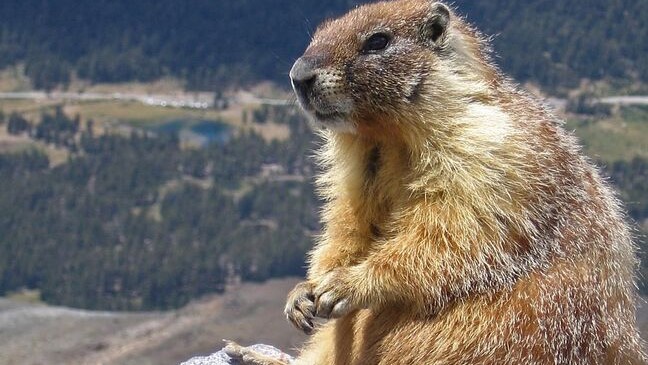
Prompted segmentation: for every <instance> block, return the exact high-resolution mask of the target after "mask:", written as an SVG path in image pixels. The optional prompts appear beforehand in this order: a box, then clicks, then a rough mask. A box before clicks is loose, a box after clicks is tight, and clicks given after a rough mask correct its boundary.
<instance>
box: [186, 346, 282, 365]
mask: <svg viewBox="0 0 648 365" xmlns="http://www.w3.org/2000/svg"><path fill="white" fill-rule="evenodd" d="M249 348H250V349H252V350H254V351H256V352H260V353H262V354H264V355H266V356H270V357H273V358H276V359H283V360H286V359H288V360H289V361H292V357H291V356H290V355H288V354H285V353H283V352H281V351H280V350H278V349H276V348H274V347H272V346H268V345H252V346H249ZM238 364H239V362H238V361H237V360H234V359H232V358H230V357H229V356H227V354H225V352H224V351H223V350H220V351H218V352H216V353H214V354H211V355H209V356H201V357H194V358H192V359H190V360H188V361H185V362H183V363H182V364H180V365H238Z"/></svg>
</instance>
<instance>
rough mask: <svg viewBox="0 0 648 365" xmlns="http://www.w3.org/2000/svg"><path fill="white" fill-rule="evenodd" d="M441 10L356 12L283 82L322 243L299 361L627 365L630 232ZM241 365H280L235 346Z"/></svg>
mask: <svg viewBox="0 0 648 365" xmlns="http://www.w3.org/2000/svg"><path fill="white" fill-rule="evenodd" d="M489 53H490V51H489V46H488V43H487V42H486V41H485V40H484V38H483V37H482V36H481V35H480V34H479V33H478V32H477V31H476V30H474V29H473V28H472V27H471V26H469V25H468V24H467V23H466V22H465V21H464V20H463V19H462V18H460V17H459V16H457V15H456V14H455V13H454V11H453V10H451V9H449V8H448V7H447V6H446V5H443V4H441V3H438V2H432V1H427V0H396V1H385V2H378V3H374V4H369V5H364V6H361V7H358V8H356V9H354V10H352V11H351V12H350V13H348V14H347V15H345V16H343V17H342V18H340V19H337V20H332V21H328V22H326V23H324V24H323V25H322V26H320V27H319V28H318V30H317V32H316V34H315V36H314V37H313V40H312V43H311V44H310V46H309V47H308V49H307V50H306V52H305V53H304V55H303V56H302V57H301V58H299V59H298V60H297V62H296V63H295V65H294V66H293V68H292V70H291V72H290V76H291V79H292V83H293V86H294V89H295V92H296V94H297V96H298V100H299V103H300V105H301V106H302V108H303V109H304V110H305V112H306V113H307V114H308V116H309V117H310V119H311V120H312V121H313V123H314V124H316V125H318V126H319V127H320V128H319V130H320V134H321V135H322V137H323V140H324V144H323V146H322V148H321V150H320V151H319V157H320V160H321V162H322V164H323V166H324V170H325V172H324V173H323V175H322V176H320V177H319V179H318V186H319V191H320V193H321V194H322V196H323V197H324V198H325V201H326V203H325V206H324V209H323V218H322V219H323V223H324V228H323V233H322V234H321V237H320V238H319V240H318V242H317V244H316V247H315V248H314V250H313V251H312V252H311V255H310V267H309V272H308V280H307V281H305V282H304V283H302V284H300V285H298V286H297V287H296V288H295V289H294V290H293V292H292V293H291V294H290V295H289V298H288V303H287V306H286V315H287V317H288V318H289V320H290V321H292V322H293V323H294V324H295V325H296V326H297V327H299V328H301V329H302V330H304V331H306V332H311V331H312V330H313V322H312V320H313V318H314V317H323V318H328V319H330V320H329V321H328V322H327V323H326V324H324V325H322V326H321V327H319V328H317V329H315V330H314V332H315V333H314V334H313V336H312V337H311V340H310V341H309V344H308V345H307V346H306V347H305V349H304V350H302V351H301V354H300V355H299V357H298V359H297V360H296V362H295V364H300V365H301V364H304V365H325V364H336V365H337V364H339V365H342V364H349V365H351V364H354V365H355V364H358V365H359V364H384V365H395V364H408V365H409V364H639V363H645V362H646V356H645V355H644V353H643V350H642V343H641V340H640V337H639V335H638V331H637V328H636V324H635V300H636V294H635V292H634V272H635V268H636V266H637V259H636V257H635V253H634V251H635V247H634V245H633V242H632V238H631V233H630V232H629V229H628V226H627V224H626V223H624V219H625V216H624V213H623V211H622V209H621V207H620V206H619V201H618V200H617V198H615V196H614V194H613V193H612V191H611V189H610V187H609V186H608V185H607V184H606V183H605V182H604V181H603V179H602V178H601V177H600V174H599V172H598V171H597V169H596V168H595V167H594V166H593V165H592V163H591V162H589V161H588V160H587V159H586V158H585V157H583V155H582V154H581V152H580V149H579V147H578V144H577V142H576V140H575V138H574V137H573V135H572V134H570V133H567V132H565V130H564V129H563V128H562V127H561V122H560V121H559V120H557V119H556V117H554V116H553V115H552V114H551V112H550V111H548V110H547V109H546V108H545V107H544V106H543V105H542V104H541V103H540V102H538V101H537V100H535V99H534V98H532V97H530V96H529V95H528V94H526V93H525V92H523V91H520V90H519V89H518V87H517V86H516V85H514V84H513V83H512V82H510V81H509V80H507V78H506V77H505V76H503V75H502V74H501V72H500V71H499V69H498V68H497V67H496V66H495V65H494V63H493V62H492V60H491V58H490V57H489ZM228 352H229V353H231V354H233V355H235V356H237V357H239V358H241V359H244V360H245V362H246V363H249V364H282V363H283V362H281V361H277V360H271V359H267V358H263V357H262V356H257V355H256V354H254V353H252V352H250V351H247V350H246V349H244V348H240V347H238V346H237V345H235V344H231V345H230V346H228Z"/></svg>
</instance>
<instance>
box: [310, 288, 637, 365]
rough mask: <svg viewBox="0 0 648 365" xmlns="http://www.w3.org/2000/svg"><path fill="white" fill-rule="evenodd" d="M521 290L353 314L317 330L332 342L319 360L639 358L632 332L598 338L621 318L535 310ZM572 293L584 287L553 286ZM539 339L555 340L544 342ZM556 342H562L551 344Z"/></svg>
mask: <svg viewBox="0 0 648 365" xmlns="http://www.w3.org/2000/svg"><path fill="white" fill-rule="evenodd" d="M523 287H527V288H529V286H523ZM523 287H518V288H516V289H515V290H513V292H508V293H507V294H500V295H496V296H494V297H491V298H490V299H486V298H484V297H476V298H475V299H473V300H470V299H469V300H466V301H464V302H463V303H461V304H456V305H454V306H452V307H451V308H448V309H446V310H445V311H444V312H443V313H441V314H440V315H439V316H437V317H436V318H433V317H427V318H417V317H413V316H412V315H411V314H409V313H406V312H404V311H403V310H402V309H398V308H394V309H385V310H383V311H380V312H375V311H371V310H362V311H358V312H357V313H355V314H351V315H349V316H347V317H345V318H342V319H338V320H336V321H335V323H330V324H329V325H328V326H326V328H324V329H323V332H325V333H321V335H323V337H327V339H328V340H329V341H330V340H333V341H335V343H334V344H331V346H330V348H329V349H328V351H330V353H329V354H328V356H325V357H327V358H328V360H327V361H329V362H327V364H336V365H338V364H340V365H341V364H345V365H374V364H375V365H388V364H389V365H401V364H402V365H410V364H435V365H437V364H521V363H545V362H547V363H552V364H553V363H556V361H557V363H565V364H567V363H570V364H589V363H612V364H616V363H624V364H625V363H627V364H635V363H641V362H640V361H638V360H637V359H639V358H641V355H640V351H639V349H638V347H636V344H632V343H625V342H626V341H630V342H631V340H632V338H633V336H632V334H630V333H626V334H619V333H616V334H615V336H613V337H616V336H618V337H617V340H615V341H613V342H615V344H614V346H608V345H606V344H605V342H606V340H605V338H606V337H608V340H609V336H612V334H611V333H610V334H607V335H605V334H604V333H602V332H601V331H603V332H605V331H606V328H605V327H608V328H607V330H612V328H611V327H609V326H613V327H616V328H617V329H618V328H619V325H620V323H616V324H615V323H611V322H619V321H623V320H624V319H622V318H614V319H613V318H608V320H609V322H610V323H605V324H603V323H602V322H600V320H601V319H600V318H599V320H597V319H595V318H592V316H590V315H588V314H587V313H591V310H592V308H585V307H583V308H580V307H579V308H575V307H570V308H565V307H561V308H557V307H555V306H550V307H551V309H552V312H544V310H543V309H542V308H539V307H536V306H538V305H539V299H540V298H534V297H532V296H533V294H532V293H531V292H529V291H527V290H524V288H523ZM567 289H569V290H567ZM590 289H591V288H590ZM579 290H585V288H583V287H580V288H579V287H576V286H575V287H572V288H564V287H563V288H562V289H560V291H562V292H563V293H567V292H571V293H572V295H574V291H579ZM546 294H547V293H543V295H546ZM529 295H531V296H529ZM559 302H562V303H567V301H566V300H564V301H559ZM554 304H555V303H554ZM574 304H575V303H572V304H571V305H572V306H573V305H574ZM581 304H582V305H586V303H585V302H581ZM577 306H578V305H577ZM545 309H547V308H545ZM553 311H559V312H560V311H565V313H564V314H563V318H567V317H570V316H571V318H570V322H571V321H576V322H579V323H581V326H580V327H582V328H580V331H572V330H573V328H572V330H570V329H569V326H570V325H574V324H573V323H566V322H565V323H562V322H561V321H560V320H559V317H557V316H556V313H554V312H553ZM568 311H569V312H570V313H567V312H568ZM543 312H544V315H545V316H546V317H544V318H543V317H542V314H543ZM580 317H582V318H580ZM606 325H607V326H606ZM583 326H584V327H588V328H584V327H583ZM547 336H551V337H556V336H559V337H561V338H563V340H562V341H548V338H547ZM554 340H555V338H554ZM557 343H558V344H559V343H562V346H560V344H559V345H558V347H556V344H557ZM322 344H323V343H322ZM558 359H563V360H567V361H566V362H564V361H562V362H561V361H560V360H558ZM607 360H610V361H607Z"/></svg>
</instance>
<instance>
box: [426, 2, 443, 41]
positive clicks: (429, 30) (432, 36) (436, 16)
mask: <svg viewBox="0 0 648 365" xmlns="http://www.w3.org/2000/svg"><path fill="white" fill-rule="evenodd" d="M449 23H450V9H448V7H447V6H445V5H444V4H442V3H438V2H432V4H431V5H430V12H429V15H428V17H427V19H426V20H425V23H424V24H423V28H422V29H421V34H422V36H423V38H424V39H425V40H427V41H428V42H432V43H434V44H436V45H438V44H440V43H442V41H443V40H444V38H445V35H446V32H447V30H448V24H449Z"/></svg>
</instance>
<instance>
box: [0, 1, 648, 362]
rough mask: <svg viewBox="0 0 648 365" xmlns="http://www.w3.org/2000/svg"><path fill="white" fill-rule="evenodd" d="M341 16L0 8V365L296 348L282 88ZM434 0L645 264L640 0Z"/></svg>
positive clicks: (647, 67)
mask: <svg viewBox="0 0 648 365" xmlns="http://www.w3.org/2000/svg"><path fill="white" fill-rule="evenodd" d="M359 3H361V2H360V1H353V0H333V1H327V2H322V1H315V0H269V1H259V0H257V1H252V0H238V1H222V0H221V1H218V0H191V1H183V0H154V1H153V0H138V1H131V0H96V1H82V2H80V1H77V0H2V2H0V296H2V298H0V364H18V363H19V364H98V363H104V364H175V363H177V362H178V361H180V360H183V359H187V358H189V357H191V356H192V355H196V354H201V353H210V352H213V351H215V350H217V349H219V348H220V347H221V343H220V340H221V339H222V338H229V339H233V340H237V341H239V342H242V343H246V344H249V343H268V344H272V345H275V346H278V347H280V348H283V349H285V350H289V349H291V348H293V347H295V346H297V345H298V344H299V343H300V342H301V341H303V340H304V338H303V337H302V336H301V335H299V333H297V331H296V330H293V329H292V328H291V327H290V325H289V324H288V323H287V322H285V321H284V319H283V315H282V314H281V309H282V308H283V304H284V298H285V295H286V293H287V292H288V290H289V289H290V288H291V287H292V286H293V285H294V284H295V283H296V282H297V281H298V280H299V279H298V278H299V276H301V275H303V274H304V255H305V252H307V250H308V248H309V247H310V246H311V244H312V236H313V235H314V234H316V233H317V232H318V230H319V228H320V227H319V222H318V206H319V204H320V202H319V201H318V199H317V197H316V196H315V195H314V192H313V186H312V177H313V175H314V174H315V173H316V172H317V167H316V166H315V165H314V163H313V161H312V159H311V158H310V157H309V156H311V152H310V151H311V150H312V149H313V148H314V146H316V144H317V139H316V137H315V136H314V135H313V134H312V133H311V132H310V130H309V129H308V127H307V125H306V124H305V122H304V119H303V117H302V116H301V115H300V114H299V112H298V110H297V107H296V106H295V104H294V102H291V98H292V96H291V93H290V90H289V84H288V77H287V74H288V70H289V69H290V66H291V64H292V62H293V61H294V60H295V59H296V58H297V57H298V56H299V55H300V53H301V52H302V51H303V50H304V48H305V47H306V45H307V43H308V40H309V34H312V32H313V31H314V28H315V27H316V26H317V24H318V23H320V22H321V21H322V20H323V19H325V18H328V17H331V16H336V15H339V14H341V13H343V12H345V11H347V10H348V9H349V8H351V7H353V6H356V5H358V4H359ZM453 3H454V5H455V7H456V8H457V9H458V11H459V12H460V13H461V14H465V15H466V17H467V18H468V19H469V20H470V21H471V22H473V23H474V24H476V25H477V27H478V28H479V29H481V30H482V31H483V32H484V34H486V35H488V36H492V43H493V46H494V49H495V55H496V58H495V59H496V61H497V62H498V63H499V64H500V66H501V67H502V69H503V70H504V71H505V72H507V73H508V74H510V75H511V76H512V77H514V78H515V79H516V80H517V81H518V82H520V83H521V84H522V85H523V87H524V88H526V89H527V90H529V91H530V92H532V93H534V94H536V95H538V96H539V97H541V98H544V99H545V100H547V102H548V104H549V105H551V107H553V108H554V109H555V110H556V111H557V112H558V113H559V114H560V115H561V116H562V117H563V118H564V119H565V121H566V128H567V129H569V130H572V131H574V132H575V134H576V135H577V136H578V137H579V138H580V140H581V143H582V145H583V146H584V150H585V152H586V153H587V154H588V155H589V156H590V157H591V158H592V159H593V160H594V161H596V162H597V164H598V165H599V166H600V168H601V169H602V171H603V172H604V173H605V174H606V175H607V176H608V177H609V180H610V181H611V182H612V183H613V184H614V185H615V186H616V187H617V189H618V191H619V194H620V197H621V198H622V199H623V200H624V202H625V203H626V207H627V210H628V213H629V216H630V217H631V219H632V223H633V224H634V226H635V227H636V233H637V242H638V244H639V246H640V249H641V252H640V255H641V256H645V255H646V250H647V245H648V242H647V240H646V238H645V234H646V232H648V1H645V0H590V1H587V2H584V1H580V0H561V1H559V0H550V1H547V0H527V1H524V2H521V1H512V0H490V1H486V0H455V1H454V2H453ZM647 263H648V260H644V264H642V266H641V271H642V272H648V266H647ZM646 280H648V279H647V278H646V276H645V275H643V276H641V277H640V279H639V291H640V293H641V294H642V295H648V281H646ZM647 317H648V315H644V309H641V310H640V313H639V320H640V323H641V325H642V326H645V325H646V322H648V318H647ZM645 333H646V334H648V332H645Z"/></svg>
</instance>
